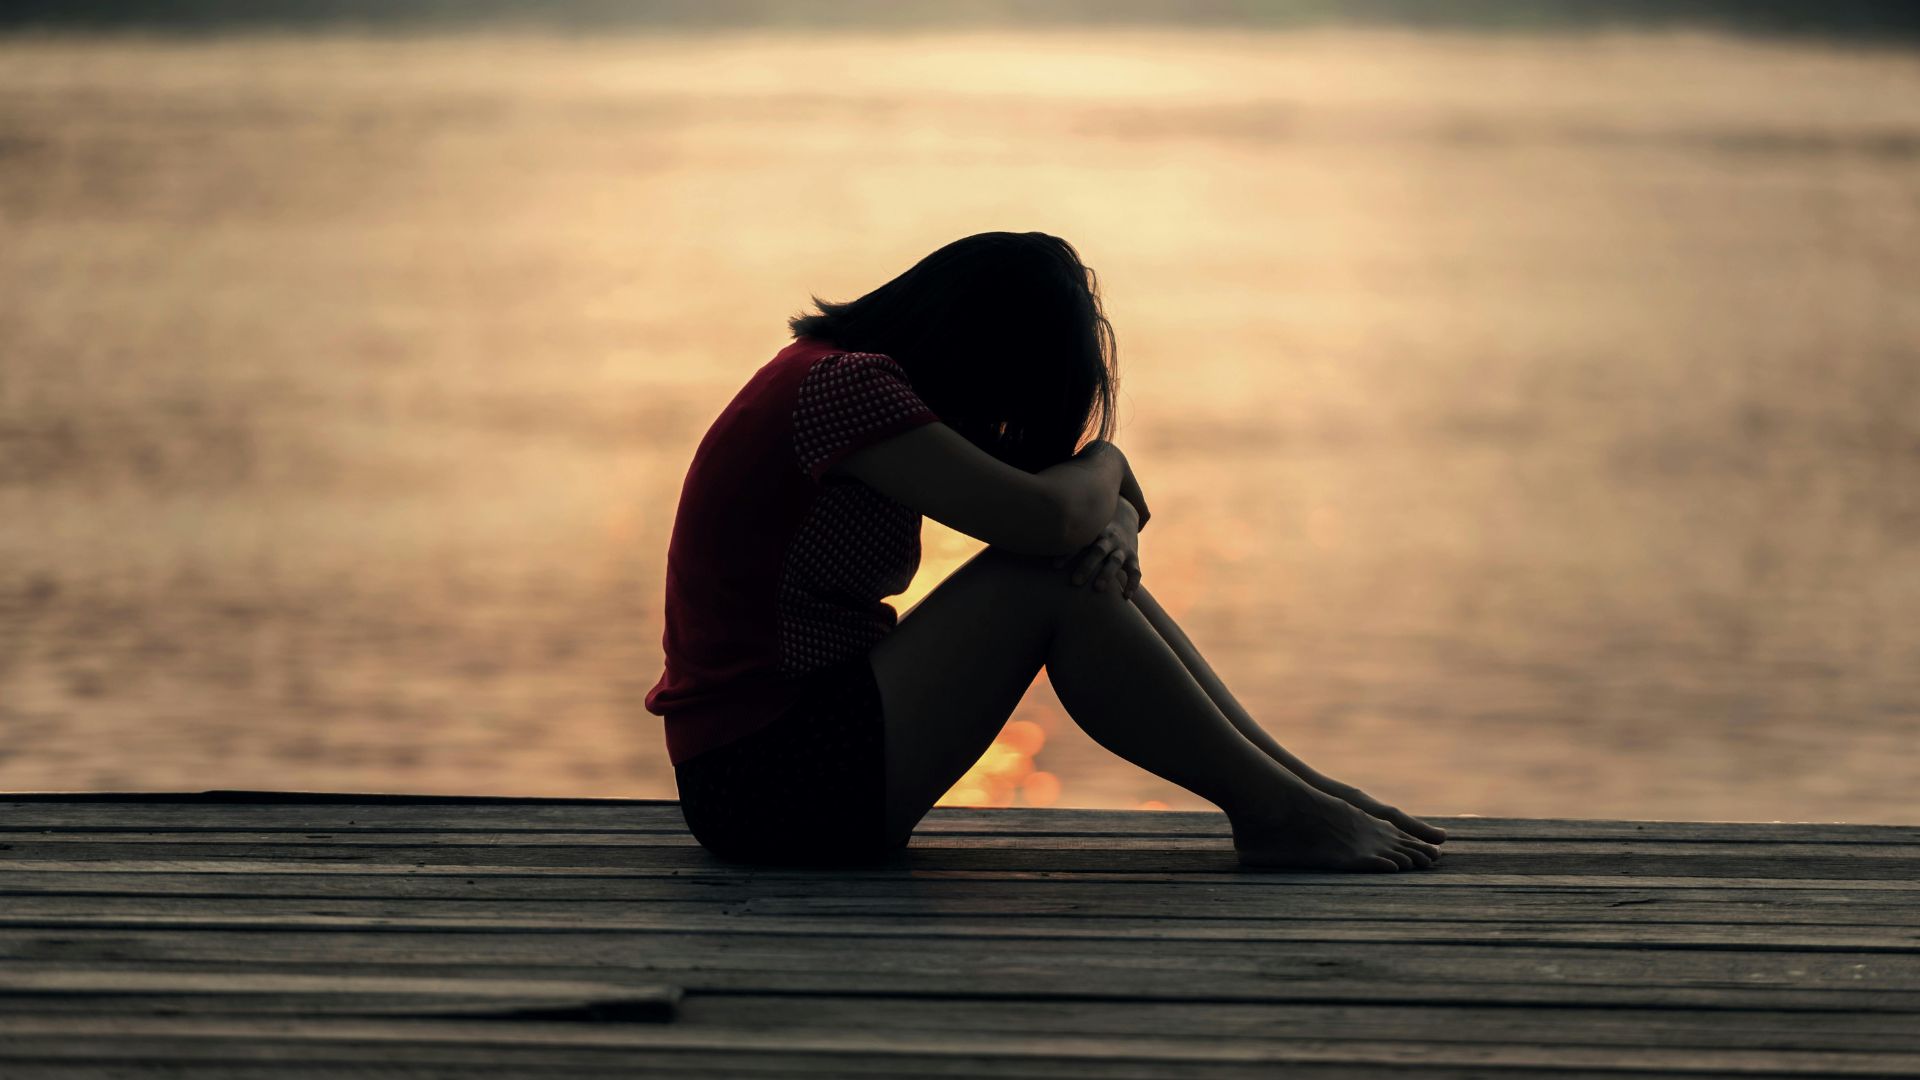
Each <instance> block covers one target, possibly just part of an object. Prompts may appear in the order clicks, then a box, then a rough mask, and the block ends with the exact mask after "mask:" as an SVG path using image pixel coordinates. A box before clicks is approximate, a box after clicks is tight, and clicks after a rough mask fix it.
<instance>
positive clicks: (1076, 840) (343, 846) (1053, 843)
mask: <svg viewBox="0 0 1920 1080" xmlns="http://www.w3.org/2000/svg"><path fill="white" fill-rule="evenodd" d="M77 845H86V846H87V847H89V848H93V849H98V850H101V851H103V852H107V851H131V852H138V853H139V854H138V855H137V856H136V857H141V858H162V857H179V858H199V857H204V856H205V855H206V854H210V853H211V854H216V855H217V854H218V853H220V852H224V851H233V850H242V849H244V850H253V849H256V848H257V849H263V850H266V851H269V852H278V851H282V850H286V849H290V848H291V849H299V850H320V849H322V848H324V849H327V850H345V851H357V850H361V849H367V850H411V849H415V848H430V849H448V850H458V849H462V848H477V849H482V850H496V849H498V850H509V849H515V848H530V849H549V848H557V849H583V850H594V849H602V850H604V849H630V848H682V849H694V848H697V847H698V844H697V843H696V842H695V841H694V839H693V838H692V837H691V836H689V835H687V834H686V833H685V832H675V833H662V832H630V833H623V832H615V831H605V832H598V833H595V832H559V831H548V832H537V833H524V832H521V833H515V832H500V833H486V832H401V831H398V830H390V829H383V830H379V831H352V830H349V831H342V832H312V831H307V832H298V833H296V832H291V831H287V830H281V831H260V830H240V829H212V828H208V829H200V830H191V831H184V832H176V831H168V830H161V829H116V830H108V831H95V830H79V829H60V830H44V831H42V830H33V831H25V830H22V831H14V832H9V833H5V834H4V835H0V860H8V859H24V858H34V857H38V853H39V852H42V851H44V852H48V853H49V857H59V856H60V854H61V853H62V852H67V851H70V850H71V849H72V848H73V847H75V846H77ZM1230 847H1231V841H1229V840H1225V839H1220V838H1206V837H1184V836H1173V837H1133V836H1118V837H1116V836H1042V837H1028V836H1022V835H1019V834H1012V833H1008V834H996V835H979V836H976V835H971V834H950V835H940V836H924V837H917V838H915V841H914V843H913V845H912V847H911V849H910V855H909V856H908V857H909V858H935V857H937V856H938V853H940V852H943V851H981V850H986V851H998V850H1018V851H1129V852H1162V851H1189V852H1191V851H1199V852H1224V851H1228V850H1230ZM1442 853H1443V855H1445V856H1447V857H1455V856H1461V857H1464V856H1468V855H1471V856H1486V855H1500V856H1516V855H1526V856H1535V857H1539V858H1558V857H1561V856H1578V857H1582V858H1598V857H1604V856H1615V857H1621V856H1631V857H1635V858H1641V859H1694V858H1700V857H1703V856H1715V857H1721V858H1728V859H1750V860H1775V859H1796V860H1805V859H1809V858H1829V859H1831V858H1840V859H1869V860H1885V859H1894V860H1920V845H1907V844H1868V843H1859V844H1848V845H1844V846H1841V845H1835V844H1828V843H1801V842H1797V841H1781V842H1762V841H1749V842H1746V843H1730V842H1724V841H1690V840H1662V841H1640V840H1619V841H1564V840H1547V841H1535V840H1496V841H1485V840H1467V839H1457V840H1453V841H1449V842H1448V843H1447V844H1446V845H1445V846H1444V847H1443V848H1442ZM633 854H635V855H638V856H641V857H645V856H646V855H647V853H646V852H635V853H633Z"/></svg>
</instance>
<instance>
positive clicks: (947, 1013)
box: [0, 969, 1920, 1052]
mask: <svg viewBox="0 0 1920 1080" xmlns="http://www.w3.org/2000/svg"><path fill="white" fill-rule="evenodd" d="M57 974H59V975H61V976H69V975H70V974H71V973H57ZM103 974H104V976H105V978H104V979H103V980H102V982H103V985H102V986H100V987H99V988H98V989H92V988H90V989H89V990H88V991H87V992H86V993H79V994H43V995H38V996H28V995H26V994H23V993H19V992H17V991H16V987H17V986H18V980H17V979H14V980H9V979H7V978H6V975H5V970H4V969H0V1011H5V1012H11V1013H97V1014H101V1015H131V1014H140V1013H164V1014H169V1015H172V1014H180V1013H192V1014H196V1015H225V1016H255V1015H300V1016H317V1015H328V1014H333V1015H340V1014H349V1015H387V1016H405V1015H415V1016H435V1015H439V1016H452V1015H459V1014H460V1013H461V1012H462V1011H463V1010H464V1009H466V1008H468V1007H470V1006H473V1005H474V1004H475V1003H474V1002H473V1000H472V997H471V996H469V995H462V994H461V993H460V992H459V991H460V988H461V987H463V986H465V985H467V983H466V981H459V980H446V981H445V984H446V985H447V986H449V987H450V988H451V989H450V990H449V991H447V992H445V993H442V992H440V991H439V990H438V989H437V987H436V986H435V985H433V984H432V983H431V982H430V981H427V980H414V981H417V982H421V983H423V984H426V985H423V986H421V987H420V988H418V989H413V990H409V991H408V992H407V993H405V994H392V995H388V996H389V997H391V999H392V1003H391V1005H389V1004H388V1002H387V1001H385V1000H380V999H376V1000H374V1001H373V1007H371V1008H369V1007H368V1006H367V1003H366V1002H364V1001H362V1000H358V999H356V998H355V997H354V996H352V995H349V994H344V993H333V992H325V991H324V990H323V991H320V992H314V991H306V990H303V989H301V988H298V987H296V988H294V989H293V990H292V991H291V992H278V991H276V989H275V987H274V986H273V985H272V983H271V982H270V981H269V980H270V979H286V978H289V977H286V976H272V977H267V978H262V977H259V976H248V975H245V974H234V973H218V974H212V973H209V974H181V973H157V974H156V973H144V972H136V973H119V972H109V973H103ZM132 978H150V979H152V980H155V982H156V984H157V985H156V987H155V989H154V991H152V992H146V993H136V992H133V991H132V990H129V991H128V992H126V993H119V994H116V993H114V992H112V989H111V987H112V985H113V983H112V982H108V981H107V980H115V981H118V980H126V979H132ZM193 979H198V980H202V984H198V985H196V984H190V983H186V980H193ZM247 979H252V980H253V981H251V982H247V981H244V980H247ZM315 981H316V982H319V983H325V982H329V981H332V980H331V977H315ZM393 981H395V982H400V981H404V980H393ZM482 982H484V981H482ZM123 985H124V984H123ZM514 985H515V984H512V983H501V984H499V987H500V988H499V989H498V991H497V992H496V993H497V998H498V1001H499V1002H500V1003H501V1004H504V1005H512V1004H517V1002H518V1000H519V999H518V998H517V997H516V996H515V994H514V993H513V991H512V989H511V988H512V987H513V986H514ZM555 985H556V986H565V985H568V984H555ZM592 985H596V986H598V985H604V984H592ZM223 986H224V987H226V988H227V989H225V990H224V991H223V989H222V987H223ZM622 989H623V988H620V987H613V988H611V990H607V991H599V992H600V993H618V992H620V991H621V990H622ZM642 989H644V988H642ZM243 990H244V992H243ZM532 1000H533V1001H535V1002H536V1003H537V1002H538V1001H539V999H537V998H536V999H532ZM443 1003H444V1004H443ZM492 1004H493V1002H491V1001H483V1002H481V1003H479V1006H480V1007H479V1009H478V1010H476V1011H475V1012H474V1013H473V1015H476V1016H484V1015H490V1013H489V1012H487V1011H486V1010H487V1009H488V1007H489V1006H491V1005H492ZM676 1022H677V1023H680V1024H682V1025H691V1026H697V1027H705V1028H712V1029H727V1028H763V1029H764V1028H787V1029H814V1030H827V1031H861V1030H867V1029H876V1030H883V1031H893V1032H903V1031H917V1032H942V1033H946V1034H950V1035H952V1034H963V1033H976V1032H977V1033H988V1034H1009V1033H1018V1034H1026V1035H1046V1034H1053V1033H1066V1034H1080V1035H1090V1036H1091V1035H1116V1036H1128V1035H1138V1034H1140V1033H1143V1032H1150V1033H1152V1034H1154V1035H1158V1036H1166V1037H1173V1038H1208V1039H1303V1038H1304V1039H1323V1038H1324V1039H1396V1040H1399V1039H1412V1040H1432V1041H1446V1042H1464V1043H1509V1044H1511V1043H1553V1044H1566V1045H1575V1044H1579V1045H1589V1046H1595V1045H1627V1046H1665V1047H1692V1048H1711V1049H1742V1050H1835V1051H1846V1050H1881V1051H1896V1052H1915V1051H1920V1026H1916V1024H1915V1022H1914V1018H1913V1017H1912V1016H1910V1015H1897V1014H1875V1013H1862V1014H1837V1013H1826V1014H1820V1015H1819V1016H1818V1017H1817V1018H1809V1016H1808V1015H1807V1014H1805V1013H1800V1012H1763V1011H1754V1012H1742V1011H1712V1010H1699V1011H1695V1010H1684V1009H1679V1010H1645V1009H1581V1008H1562V1009H1526V1008H1481V1007H1476V1006H1473V1005H1459V1006H1425V1007H1413V1008H1410V1007H1406V1006H1396V1005H1373V1004H1366V1003H1357V1004H1346V1005H1301V1004H1258V1005H1250V1004H1215V1003H1193V1002H1161V1001H1156V1002H1132V1001H1106V1002H1097V1003H1088V1002H1081V1001H1048V1000H1038V1001H1035V1000H1017V999H1016V1000H969V999H951V998H949V999H930V1000H922V999H895V998H867V997H859V998H854V997H835V996H812V995H809V996H797V997H789V996H756V995H719V996H710V995H707V996H703V995H695V996H693V997H692V998H691V999H689V1000H687V1001H686V1002H685V1003H683V1005H682V1006H681V1008H680V1010H679V1013H678V1016H677V1018H676Z"/></svg>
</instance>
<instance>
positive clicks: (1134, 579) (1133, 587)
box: [1126, 558, 1140, 600]
mask: <svg viewBox="0 0 1920 1080" xmlns="http://www.w3.org/2000/svg"><path fill="white" fill-rule="evenodd" d="M1126 575H1127V584H1126V594H1127V598H1128V599H1129V600H1131V599H1132V598H1133V594H1134V593H1136V592H1138V591H1140V560H1139V559H1137V558H1134V559H1128V560H1127V568H1126Z"/></svg>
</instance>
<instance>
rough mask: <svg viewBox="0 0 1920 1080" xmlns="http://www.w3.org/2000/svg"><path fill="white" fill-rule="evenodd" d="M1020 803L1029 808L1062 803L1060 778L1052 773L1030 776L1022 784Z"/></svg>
mask: <svg viewBox="0 0 1920 1080" xmlns="http://www.w3.org/2000/svg"><path fill="white" fill-rule="evenodd" d="M1020 801H1021V802H1023V803H1025V804H1026V805H1028V806H1052V805H1053V804H1054V803H1056V802H1058V801H1060V778H1059V777H1057V776H1055V775H1053V774H1052V773H1050V772H1036V773H1030V774H1028V776H1027V778H1026V780H1025V781H1023V782H1022V783H1021V784H1020Z"/></svg>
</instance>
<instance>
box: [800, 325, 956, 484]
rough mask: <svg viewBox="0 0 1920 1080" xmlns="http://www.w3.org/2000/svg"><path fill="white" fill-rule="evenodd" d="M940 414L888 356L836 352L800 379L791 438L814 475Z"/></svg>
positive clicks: (808, 471) (806, 468)
mask: <svg viewBox="0 0 1920 1080" xmlns="http://www.w3.org/2000/svg"><path fill="white" fill-rule="evenodd" d="M939 419H940V418H939V417H938V416H936V415H934V412H933V410H932V409H929V408H928V407H927V403H926V402H924V401H922V400H920V395H918V394H916V393H914V392H913V387H912V386H911V385H910V384H908V382H907V373H906V372H905V371H904V370H903V369H902V368H901V367H900V365H899V364H898V363H896V362H895V361H894V360H893V358H892V357H888V356H882V355H880V354H879V353H837V354H835V355H833V356H827V357H822V358H821V359H819V360H817V361H815V362H814V364H813V366H812V367H811V368H809V369H808V370H807V373H806V375H805V376H803V377H802V378H801V380H800V390H799V393H798V395H797V396H796V398H795V400H794V406H793V444H794V449H795V451H796V452H797V453H798V454H799V457H800V469H801V471H802V472H805V473H806V474H807V475H808V476H811V477H812V478H813V479H814V480H815V481H818V480H819V479H820V478H821V477H823V476H825V475H826V472H827V470H828V469H830V468H832V467H833V466H834V465H835V464H836V463H837V462H839V460H840V459H841V458H844V457H846V456H847V455H848V454H851V453H853V452H854V451H856V450H859V449H862V448H864V447H867V446H871V445H873V444H874V443H877V442H881V441H883V440H885V439H888V438H891V437H893V436H895V435H898V434H900V433H901V432H903V431H907V430H910V429H912V428H916V427H919V426H920V425H922V424H930V423H933V422H935V421H937V420H939Z"/></svg>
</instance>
